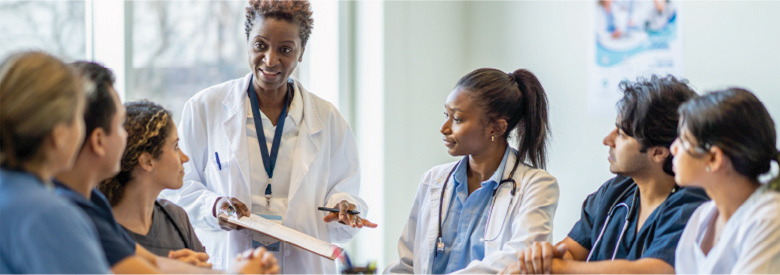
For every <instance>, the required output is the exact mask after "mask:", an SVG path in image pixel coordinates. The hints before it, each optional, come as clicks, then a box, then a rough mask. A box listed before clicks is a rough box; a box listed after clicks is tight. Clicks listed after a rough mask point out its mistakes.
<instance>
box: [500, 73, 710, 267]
mask: <svg viewBox="0 0 780 275" xmlns="http://www.w3.org/2000/svg"><path fill="white" fill-rule="evenodd" d="M620 89H621V90H622V92H623V98H622V99H621V100H620V101H619V102H618V116H617V119H616V122H615V129H613V130H612V131H611V132H610V133H609V134H608V135H607V136H606V137H605V138H604V141H603V142H604V145H606V146H607V147H609V157H608V160H609V170H610V171H611V172H612V173H615V174H617V176H616V177H614V178H611V179H609V180H607V181H606V182H605V183H604V184H603V185H602V186H601V187H600V188H599V189H598V190H597V191H596V192H594V193H593V194H590V195H589V196H588V197H587V199H585V202H584V203H583V204H582V215H581V217H580V220H579V221H578V222H577V223H576V224H575V225H574V228H572V230H571V232H569V235H568V237H566V238H565V239H564V240H563V241H561V242H559V243H558V244H556V245H555V246H553V245H552V244H551V243H549V242H537V243H534V244H533V245H531V247H528V248H527V249H525V250H524V251H521V252H520V253H519V261H518V262H517V263H516V264H515V265H513V266H510V267H508V268H507V269H506V270H504V272H506V273H536V274H539V273H674V252H675V248H676V246H677V241H678V240H679V239H680V234H682V231H683V229H684V228H685V224H686V223H687V222H688V218H689V217H690V215H691V214H693V211H694V210H696V208H697V207H698V206H699V204H701V203H702V202H704V201H707V200H709V199H708V198H707V196H706V194H705V193H704V191H703V190H701V189H698V188H680V187H679V186H677V185H676V184H675V182H674V172H673V171H672V155H671V153H670V152H669V146H670V145H671V144H672V142H673V141H674V139H675V138H676V137H677V122H678V120H679V115H678V114H677V108H678V107H679V106H680V104H682V103H683V102H685V101H686V100H688V99H690V98H692V97H695V96H696V93H695V92H694V91H693V90H692V89H691V88H690V87H689V86H688V85H687V81H685V80H682V81H681V80H677V79H675V78H674V77H673V76H667V77H658V76H652V77H651V78H650V79H643V78H640V79H638V80H637V81H636V82H628V81H624V82H622V83H621V84H620Z"/></svg>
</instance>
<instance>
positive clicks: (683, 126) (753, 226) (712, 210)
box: [672, 88, 780, 274]
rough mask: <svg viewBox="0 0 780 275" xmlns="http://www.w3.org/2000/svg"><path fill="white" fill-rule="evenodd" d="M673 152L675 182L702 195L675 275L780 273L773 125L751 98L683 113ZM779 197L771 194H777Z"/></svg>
mask: <svg viewBox="0 0 780 275" xmlns="http://www.w3.org/2000/svg"><path fill="white" fill-rule="evenodd" d="M679 113H680V126H679V136H678V138H677V140H675V142H674V143H673V144H672V153H673V154H674V160H673V165H674V170H675V172H676V175H675V180H676V181H677V183H679V184H680V185H683V186H698V187H702V188H704V190H705V191H706V192H707V195H709V197H710V198H712V201H709V202H706V203H704V204H702V205H701V206H699V208H697V209H696V211H695V212H694V213H693V215H692V216H691V218H690V220H689V221H688V225H687V226H686V227H685V230H684V231H683V234H682V237H681V238H680V242H679V243H678V245H677V251H676V257H677V262H676V264H675V271H676V272H677V273H689V274H690V273H698V274H705V273H719V274H722V273H743V274H747V273H764V274H767V273H780V216H778V213H780V193H778V192H777V186H778V181H780V179H778V175H771V176H769V177H773V179H772V180H771V181H770V182H769V183H761V182H760V181H759V176H761V175H765V174H769V172H770V170H771V169H770V167H771V163H772V162H778V150H777V147H776V145H775V142H776V140H777V133H776V132H775V123H774V121H773V120H772V117H770V116H769V112H767V110H766V108H765V107H764V104H762V103H761V101H759V100H758V98H756V96H755V95H753V94H752V93H750V92H749V91H747V90H743V89H739V88H731V89H726V90H722V91H716V92H712V93H709V94H707V95H704V96H701V97H698V98H695V99H692V100H691V101H688V102H687V103H685V104H683V105H682V106H680V109H679ZM773 189H774V190H773Z"/></svg>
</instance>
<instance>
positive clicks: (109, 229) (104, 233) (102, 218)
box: [54, 180, 135, 266]
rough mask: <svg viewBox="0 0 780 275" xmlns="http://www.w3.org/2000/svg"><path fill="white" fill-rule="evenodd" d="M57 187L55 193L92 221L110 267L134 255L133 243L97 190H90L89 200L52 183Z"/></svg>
mask: <svg viewBox="0 0 780 275" xmlns="http://www.w3.org/2000/svg"><path fill="white" fill-rule="evenodd" d="M54 184H55V185H56V186H57V189H56V190H55V193H56V194H57V195H58V196H61V197H63V198H65V199H67V200H70V201H72V202H73V203H74V204H76V206H78V207H79V208H81V210H84V213H86V214H87V216H89V218H90V219H92V222H94V223H95V228H97V232H98V236H99V237H100V245H101V246H102V247H103V252H105V254H106V260H108V264H109V265H110V266H114V265H115V264H117V263H119V262H121V261H122V260H124V259H125V258H127V257H130V256H133V255H135V241H133V239H131V238H130V235H128V234H127V232H126V231H125V229H124V228H123V227H122V226H121V225H119V223H117V222H116V219H114V214H113V213H112V212H111V204H109V203H108V199H106V196H105V195H103V193H101V192H100V191H99V190H98V189H97V188H95V189H92V194H91V195H90V199H89V200H87V198H85V197H84V196H83V195H81V194H79V193H76V191H73V190H72V189H70V188H68V187H67V186H65V185H63V184H62V183H61V182H58V181H56V180H55V181H54Z"/></svg>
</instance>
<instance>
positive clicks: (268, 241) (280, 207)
mask: <svg viewBox="0 0 780 275" xmlns="http://www.w3.org/2000/svg"><path fill="white" fill-rule="evenodd" d="M267 203H268V202H267V201H266V199H265V197H264V196H252V214H255V215H258V216H260V217H262V218H264V219H267V220H269V221H272V222H275V223H278V224H282V223H283V222H284V213H286V212H287V199H286V198H272V199H271V204H270V205H271V207H270V209H269V207H267ZM261 246H262V247H265V250H266V251H268V252H271V254H273V255H274V257H276V259H277V260H278V263H279V267H280V268H284V267H283V265H282V264H283V263H284V243H283V242H282V241H280V240H278V239H276V238H274V237H271V236H268V235H266V234H263V233H260V232H256V231H252V248H253V249H255V248H258V247H261Z"/></svg>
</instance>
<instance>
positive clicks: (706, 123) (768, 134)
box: [679, 88, 780, 180]
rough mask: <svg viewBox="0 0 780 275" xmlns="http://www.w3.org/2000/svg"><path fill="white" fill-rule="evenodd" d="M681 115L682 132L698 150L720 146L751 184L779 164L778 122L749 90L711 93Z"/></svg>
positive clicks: (682, 108)
mask: <svg viewBox="0 0 780 275" xmlns="http://www.w3.org/2000/svg"><path fill="white" fill-rule="evenodd" d="M679 114H680V119H681V120H682V122H681V123H680V130H683V129H686V130H687V131H688V133H690V134H691V136H692V138H693V139H695V140H696V141H697V144H698V147H701V148H703V149H707V150H708V149H709V147H710V146H718V147H719V148H720V149H721V150H723V153H724V154H725V155H726V156H728V157H729V158H730V159H731V162H732V164H733V165H734V169H735V170H737V172H738V173H739V174H741V175H743V176H745V177H747V178H749V179H751V180H757V179H758V176H759V175H761V174H764V173H766V172H768V171H769V169H770V167H771V166H770V164H771V162H772V160H775V161H778V160H779V159H778V158H779V157H780V155H779V154H778V150H777V148H776V147H775V141H776V140H777V132H775V122H774V120H772V117H771V116H770V115H769V112H768V111H767V110H766V107H765V106H764V104H763V103H761V101H760V100H758V98H757V97H756V96H755V95H753V93H751V92H750V91H748V90H745V89H741V88H729V89H725V90H720V91H714V92H711V93H708V94H706V95H703V96H700V97H698V98H695V99H692V100H691V101H688V102H686V103H685V104H683V105H682V106H680V109H679Z"/></svg>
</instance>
